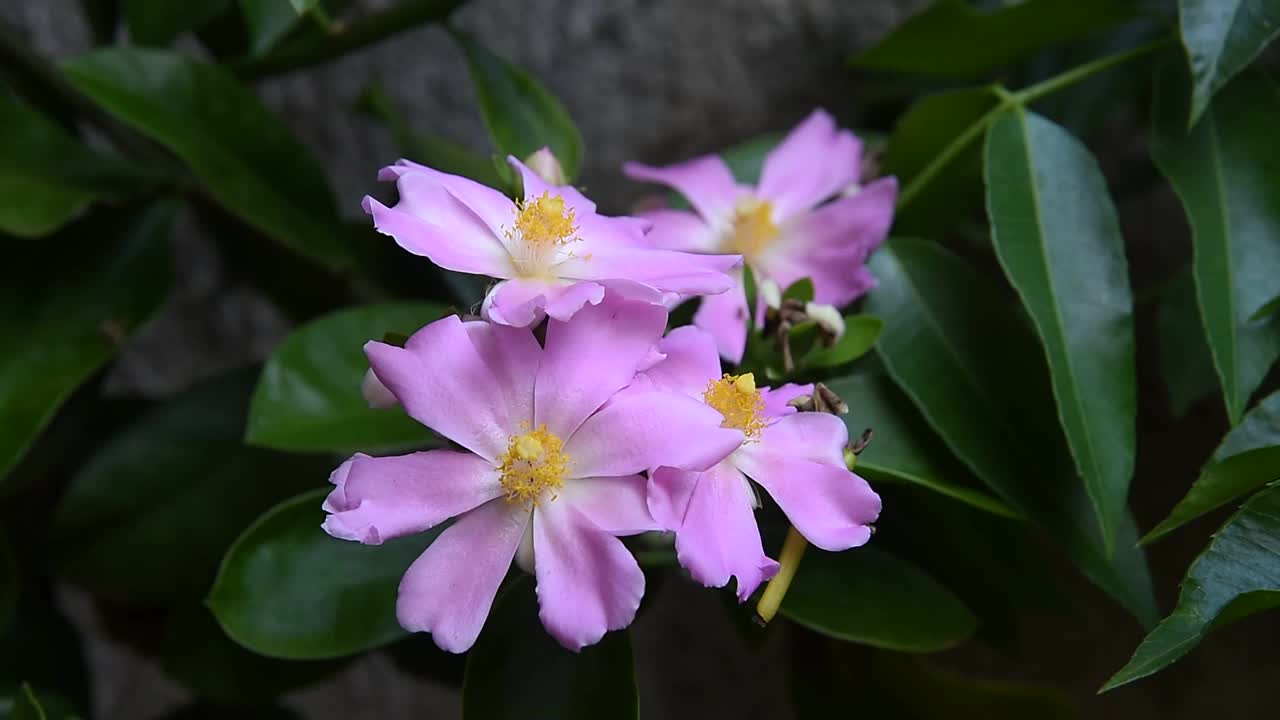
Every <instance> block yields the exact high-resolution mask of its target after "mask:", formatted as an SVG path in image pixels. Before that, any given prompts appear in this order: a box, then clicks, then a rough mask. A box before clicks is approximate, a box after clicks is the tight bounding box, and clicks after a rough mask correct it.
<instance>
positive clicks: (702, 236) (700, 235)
mask: <svg viewBox="0 0 1280 720" xmlns="http://www.w3.org/2000/svg"><path fill="white" fill-rule="evenodd" d="M642 217H644V218H646V219H648V220H650V221H652V222H653V229H652V230H650V231H649V234H648V235H646V236H645V238H646V239H647V240H648V242H649V245H650V246H651V247H656V248H661V249H663V250H684V251H687V252H699V253H715V252H719V251H720V247H721V242H720V241H721V238H720V233H718V232H716V230H715V229H714V228H712V227H711V226H710V225H708V224H707V221H706V220H703V219H702V218H701V217H700V216H699V215H698V214H696V213H692V212H689V211H688V210H650V211H649V212H646V213H644V214H643V215H642Z"/></svg>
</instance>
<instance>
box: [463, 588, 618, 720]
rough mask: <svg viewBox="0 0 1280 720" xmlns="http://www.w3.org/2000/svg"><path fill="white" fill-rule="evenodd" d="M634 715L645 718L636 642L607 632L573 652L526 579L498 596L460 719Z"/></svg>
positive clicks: (470, 670)
mask: <svg viewBox="0 0 1280 720" xmlns="http://www.w3.org/2000/svg"><path fill="white" fill-rule="evenodd" d="M531 716H534V717H545V718H555V719H556V720H596V719H597V718H609V720H614V719H615V718H616V719H617V720H625V719H626V718H632V719H633V720H635V719H637V718H639V717H640V708H639V698H638V694H637V691H636V676H635V668H634V666H633V664H632V659H631V640H630V637H629V636H628V635H627V632H626V631H625V630H624V631H615V632H610V633H607V634H606V635H605V636H604V639H603V640H601V641H600V642H599V643H597V644H595V645H591V646H589V647H585V648H583V649H582V652H579V653H574V652H570V651H568V650H565V649H564V648H563V647H560V645H559V644H558V643H557V642H556V641H555V640H553V639H552V638H551V636H550V635H548V634H547V631H546V630H545V629H544V628H543V627H542V623H541V622H539V620H538V603H537V598H536V597H535V596H534V591H533V583H532V582H530V581H528V580H526V579H524V578H521V579H520V580H518V581H517V582H516V583H515V584H513V585H512V586H511V587H509V588H508V589H507V590H506V591H505V592H503V593H501V594H500V595H499V597H498V600H497V602H496V603H494V607H493V610H492V611H491V612H490V613H489V619H488V620H487V621H486V622H485V626H484V630H483V631H482V632H481V633H480V638H479V639H478V640H477V641H476V644H475V647H473V648H472V649H471V652H470V654H469V655H468V656H467V670H466V676H465V679H464V680H463V685H462V717H463V720H508V719H510V720H524V719H525V718H529V717H531Z"/></svg>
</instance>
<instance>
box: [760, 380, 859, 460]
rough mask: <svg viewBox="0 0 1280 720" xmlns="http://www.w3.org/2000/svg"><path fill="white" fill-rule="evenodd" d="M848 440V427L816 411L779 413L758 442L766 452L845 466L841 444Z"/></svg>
mask: <svg viewBox="0 0 1280 720" xmlns="http://www.w3.org/2000/svg"><path fill="white" fill-rule="evenodd" d="M785 387H791V388H801V389H803V387H804V386H796V385H790V386H785ZM810 387H812V386H810ZM793 409H794V408H793ZM848 442H849V428H848V426H846V425H845V424H844V421H843V420H841V419H840V418H838V417H836V416H835V415H829V414H827V413H820V412H804V413H794V414H791V415H787V416H784V417H781V418H779V419H778V420H777V421H775V422H774V423H772V424H771V425H769V426H768V427H767V428H765V430H764V432H763V433H762V434H761V436H760V445H761V446H767V447H768V449H769V452H772V453H777V454H779V455H785V456H787V457H794V458H803V459H805V460H812V461H813V462H818V463H823V464H825V465H832V466H834V467H840V468H843V467H848V466H847V465H845V462H844V446H845V445H846V444H847V443H848Z"/></svg>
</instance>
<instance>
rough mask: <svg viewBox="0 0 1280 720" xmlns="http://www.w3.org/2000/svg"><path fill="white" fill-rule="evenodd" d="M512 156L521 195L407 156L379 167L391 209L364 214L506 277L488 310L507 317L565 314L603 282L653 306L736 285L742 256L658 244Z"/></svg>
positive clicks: (454, 259) (427, 252)
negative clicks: (390, 189)
mask: <svg viewBox="0 0 1280 720" xmlns="http://www.w3.org/2000/svg"><path fill="white" fill-rule="evenodd" d="M508 161H509V162H510V163H511V165H512V166H513V167H515V168H516V169H517V170H519V171H520V174H521V176H522V178H523V180H524V199H523V200H522V201H520V202H513V201H512V200H511V199H510V198H508V197H507V196H505V195H503V194H502V193H500V192H498V191H497V190H494V189H493V188H491V187H488V186H485V185H481V184H480V183H477V182H473V181H471V180H468V179H466V178H464V177H460V176H457V175H449V174H447V173H442V172H439V171H437V170H432V169H431V168H428V167H424V166H422V165H418V164H416V163H412V162H409V161H407V160H401V161H399V162H397V163H396V164H395V165H392V166H391V167H387V168H383V170H382V172H381V173H379V175H378V178H379V179H381V180H395V181H396V187H397V188H398V189H399V191H400V201H399V202H398V203H396V205H395V207H387V206H386V205H383V204H382V203H380V202H378V201H377V200H375V199H373V198H371V197H366V198H365V199H364V209H365V212H367V213H369V214H370V215H372V216H373V222H374V226H375V227H377V229H378V231H379V232H381V233H383V234H385V235H390V236H391V237H393V238H395V241H396V242H397V243H398V244H399V245H400V247H402V248H404V249H405V250H408V251H409V252H411V253H413V254H415V255H423V256H425V257H427V258H429V259H430V260H431V262H433V263H435V264H436V265H439V266H440V267H443V268H445V269H448V270H454V271H457V272H463V273H471V274H474V275H488V276H490V277H494V278H498V279H500V280H501V281H502V282H499V283H498V284H497V285H495V286H494V287H493V288H492V289H491V290H490V291H489V293H488V295H487V296H486V297H485V299H484V304H483V306H482V312H483V314H484V315H485V317H487V318H488V319H490V320H492V321H493V322H496V323H499V324H502V325H512V326H515V327H527V326H529V325H534V324H536V323H538V322H540V321H541V320H542V318H543V317H544V316H546V315H549V316H551V317H553V318H555V319H557V320H568V319H569V318H570V317H572V316H573V314H574V313H575V312H577V311H578V310H579V309H580V308H581V307H582V306H583V305H585V304H587V303H590V304H592V305H596V304H599V303H600V301H601V300H603V299H604V294H605V288H609V289H611V290H613V291H614V292H616V293H618V294H619V295H622V296H625V297H628V298H631V299H636V300H642V301H644V302H649V303H654V304H660V303H662V302H663V301H664V300H667V299H669V298H671V297H675V296H676V295H677V294H684V295H703V294H714V293H722V292H724V291H726V290H729V289H731V288H733V286H734V280H733V278H732V277H730V276H729V275H727V274H726V273H728V272H729V271H731V270H732V269H733V268H735V267H737V266H739V265H740V264H741V258H738V257H735V256H724V257H708V256H700V255H693V254H689V253H683V252H678V251H674V250H661V249H656V248H654V247H653V246H652V245H651V244H649V243H647V242H645V240H644V234H645V232H646V230H647V229H648V227H649V223H648V222H647V221H644V220H640V219H637V218H630V217H606V216H604V215H598V214H596V205H595V203H593V202H591V201H590V200H588V199H587V198H586V197H584V196H583V195H582V194H581V193H579V192H578V191H577V190H576V189H574V188H572V187H569V186H563V187H553V186H551V185H548V184H547V183H546V181H544V180H543V179H542V178H541V177H540V176H539V175H538V174H537V173H535V172H533V171H532V170H530V169H529V168H528V167H526V166H525V165H524V164H523V163H521V162H520V161H519V160H517V159H515V158H514V157H512V158H508Z"/></svg>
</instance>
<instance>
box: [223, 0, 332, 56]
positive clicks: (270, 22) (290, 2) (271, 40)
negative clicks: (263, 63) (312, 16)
mask: <svg viewBox="0 0 1280 720" xmlns="http://www.w3.org/2000/svg"><path fill="white" fill-rule="evenodd" d="M239 2H240V14H241V15H242V16H244V22H245V26H246V29H247V30H248V31H249V54H250V55H253V56H258V55H262V54H264V53H266V52H267V51H268V50H270V49H271V48H273V47H275V45H276V43H278V42H279V41H280V39H281V38H283V37H284V36H285V35H286V34H288V32H289V31H290V30H292V29H293V26H294V25H296V24H297V22H298V18H300V17H301V16H302V15H303V14H305V13H307V12H309V11H310V10H311V8H313V7H315V5H316V2H317V0H239Z"/></svg>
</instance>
